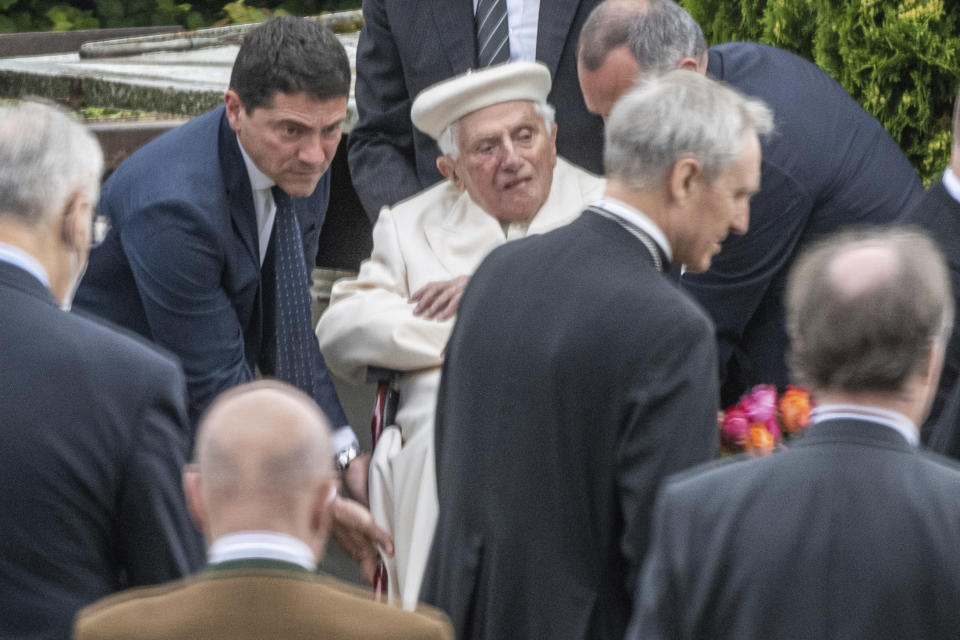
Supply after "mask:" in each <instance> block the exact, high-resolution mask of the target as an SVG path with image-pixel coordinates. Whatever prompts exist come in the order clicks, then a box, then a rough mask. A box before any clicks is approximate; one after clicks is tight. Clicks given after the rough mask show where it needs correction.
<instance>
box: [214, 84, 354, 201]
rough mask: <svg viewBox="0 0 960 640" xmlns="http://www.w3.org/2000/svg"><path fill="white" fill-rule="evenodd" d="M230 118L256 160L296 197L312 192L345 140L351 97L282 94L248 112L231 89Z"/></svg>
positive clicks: (249, 152) (229, 100) (245, 147)
mask: <svg viewBox="0 0 960 640" xmlns="http://www.w3.org/2000/svg"><path fill="white" fill-rule="evenodd" d="M225 102H226V105H227V119H228V120H229V121H230V127H231V128H232V129H233V130H234V131H235V132H236V134H237V138H239V139H240V144H241V145H243V148H244V150H245V151H246V152H247V154H248V155H249V156H250V159H251V160H253V164H255V165H256V166H257V168H258V169H260V171H262V172H263V173H264V174H266V175H267V176H268V177H269V178H270V179H272V180H273V181H274V182H276V183H277V184H278V185H279V186H280V188H281V189H283V190H284V191H286V192H287V193H288V194H290V195H291V196H300V197H303V196H309V195H310V194H311V193H313V191H314V189H316V188H317V182H319V181H320V178H321V176H323V173H324V172H325V171H326V170H327V167H329V166H330V163H331V162H332V161H333V156H334V154H335V153H336V151H337V145H338V144H339V143H340V135H341V130H342V127H343V121H344V118H346V115H347V98H346V97H333V98H325V99H319V98H316V97H314V96H312V95H310V94H308V93H293V94H287V93H281V92H277V93H276V94H275V95H274V98H273V102H272V103H270V104H267V105H265V106H261V107H257V108H256V109H254V110H253V112H252V113H247V110H246V108H244V106H243V103H242V102H241V101H240V96H238V95H237V94H236V92H234V91H233V90H232V89H231V90H229V91H227V94H226V96H225Z"/></svg>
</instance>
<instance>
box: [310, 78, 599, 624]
mask: <svg viewBox="0 0 960 640" xmlns="http://www.w3.org/2000/svg"><path fill="white" fill-rule="evenodd" d="M550 86H551V85H550V72H549V71H547V68H546V67H545V66H544V65H542V64H539V63H533V62H514V63H508V64H504V65H498V66H494V67H488V68H486V69H482V70H479V71H472V72H470V73H467V74H464V75H460V76H457V77H454V78H452V79H450V80H446V81H444V82H441V83H439V84H436V85H434V86H433V87H431V88H429V89H427V90H425V91H423V92H422V93H421V94H420V95H419V96H417V98H416V100H415V101H414V103H413V112H412V118H413V122H414V124H415V125H416V126H417V127H419V128H420V129H421V130H422V131H424V132H426V133H427V134H429V135H430V136H431V137H432V138H434V139H436V140H437V141H438V142H439V145H440V149H441V152H442V155H441V156H440V157H439V158H437V161H436V162H437V168H438V169H439V170H440V172H441V173H442V174H443V175H444V177H445V178H446V180H444V181H443V182H441V183H439V184H437V185H434V186H433V187H430V188H429V189H426V190H425V191H422V192H421V193H419V194H417V195H416V196H414V197H412V198H409V199H407V200H404V201H402V202H399V203H397V204H396V205H394V206H393V207H385V208H384V209H383V211H382V212H381V213H380V217H379V219H378V220H377V224H376V226H375V227H374V230H373V254H372V255H371V256H370V259H369V260H367V261H366V262H364V263H363V265H362V266H361V267H360V274H359V276H358V277H357V278H356V279H355V280H342V281H340V282H338V283H336V284H335V285H334V287H333V292H332V295H331V300H330V302H331V304H330V307H329V308H328V309H327V310H326V312H325V313H324V314H323V316H322V317H321V318H320V323H319V324H318V325H317V337H318V338H319V339H320V348H321V350H322V351H323V354H324V357H325V358H326V362H327V364H328V365H329V367H330V368H331V369H332V370H333V371H335V372H337V373H339V374H340V375H341V376H343V377H345V378H346V379H348V380H353V381H355V382H357V383H359V382H362V381H363V380H364V378H365V373H366V370H367V367H369V366H375V367H384V368H387V369H391V370H395V371H398V372H400V375H399V377H398V379H397V386H398V389H399V392H400V403H399V407H398V410H397V424H399V428H400V430H397V429H388V430H387V433H386V435H385V436H384V437H383V438H382V439H381V443H380V444H379V445H378V446H377V451H376V452H375V454H374V457H373V461H372V465H373V473H372V476H373V482H372V484H371V487H370V495H371V498H370V508H371V512H372V513H373V514H374V516H375V517H376V518H377V520H378V522H379V524H380V525H381V526H382V527H385V528H386V529H387V530H388V531H389V532H390V533H391V534H392V535H393V536H394V549H395V556H394V558H386V559H385V560H386V566H387V570H388V573H389V576H390V581H389V586H390V593H391V599H394V600H396V601H401V602H402V604H403V605H404V606H406V607H408V608H412V607H414V606H415V605H416V603H417V596H418V593H419V591H420V581H421V578H422V576H423V570H424V567H425V566H426V560H427V553H428V551H429V549H430V540H431V536H432V533H433V526H434V522H435V521H436V497H435V496H436V489H435V478H434V473H433V466H434V463H433V416H434V412H435V409H436V399H437V387H438V385H439V383H440V366H441V365H442V364H443V359H444V349H445V347H446V344H447V339H448V338H449V337H450V331H451V329H452V328H453V321H454V316H455V314H456V312H457V306H458V304H459V302H460V296H461V295H462V294H463V289H464V287H465V285H466V283H467V280H468V279H469V277H470V274H471V273H473V270H474V269H475V268H476V266H477V265H478V264H479V263H480V261H481V260H482V259H483V258H484V256H486V255H487V254H488V253H489V252H490V251H491V250H492V249H494V248H495V247H498V246H500V245H502V244H504V243H505V242H507V241H509V240H514V239H516V238H522V237H524V236H527V235H530V234H536V233H541V232H543V231H548V230H550V229H554V228H556V227H558V226H560V225H563V224H566V223H567V222H570V221H571V220H573V219H574V218H575V217H576V216H578V215H579V214H580V211H581V210H582V207H583V205H584V204H585V203H586V202H587V201H589V200H592V199H594V198H597V197H599V196H600V194H601V193H602V191H603V184H604V181H603V180H602V179H600V178H598V177H596V176H594V175H593V174H590V173H587V172H586V171H584V170H582V169H580V168H578V167H576V166H574V165H572V164H570V163H568V162H567V161H566V160H564V159H562V158H558V157H557V147H556V135H557V126H556V124H554V122H553V109H552V107H550V106H549V105H548V104H547V103H546V98H547V94H548V92H549V91H550ZM401 431H402V441H403V444H402V447H401Z"/></svg>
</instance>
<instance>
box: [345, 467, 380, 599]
mask: <svg viewBox="0 0 960 640" xmlns="http://www.w3.org/2000/svg"><path fill="white" fill-rule="evenodd" d="M351 466H353V465H351ZM330 512H331V514H332V516H333V537H335V538H336V539H337V542H339V543H340V546H341V547H343V550H344V551H346V552H347V553H348V554H349V555H350V557H351V558H353V559H354V560H355V561H356V562H357V563H358V564H359V565H360V571H361V573H362V574H363V579H364V580H366V581H367V582H370V583H372V582H373V574H374V571H375V570H376V568H377V547H378V546H379V547H381V548H382V549H383V552H384V553H386V554H387V555H388V556H393V540H392V539H391V538H390V536H389V535H388V534H387V532H386V531H384V530H383V529H381V528H380V527H378V526H377V524H376V523H375V522H374V521H373V516H372V515H370V512H369V511H368V510H367V509H366V508H364V507H363V506H362V505H361V504H360V503H358V502H356V501H354V500H350V499H349V498H343V497H337V498H336V499H335V500H334V501H333V504H331V505H330Z"/></svg>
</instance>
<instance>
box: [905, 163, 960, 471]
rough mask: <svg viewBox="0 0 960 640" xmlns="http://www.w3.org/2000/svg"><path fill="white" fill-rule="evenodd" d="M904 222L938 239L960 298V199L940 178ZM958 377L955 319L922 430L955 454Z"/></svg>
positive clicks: (959, 447)
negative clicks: (957, 199) (931, 402)
mask: <svg viewBox="0 0 960 640" xmlns="http://www.w3.org/2000/svg"><path fill="white" fill-rule="evenodd" d="M900 222H902V223H903V224H913V225H917V226H919V227H920V228H922V229H924V230H925V231H927V232H928V233H929V234H930V237H931V238H933V240H934V241H935V242H936V243H937V245H938V246H939V247H940V250H941V251H942V252H943V257H944V259H946V261H947V266H948V267H949V269H950V281H951V283H952V284H953V299H954V301H955V302H956V301H960V202H957V201H956V200H954V199H953V197H952V196H951V195H950V193H949V192H948V191H947V189H946V188H945V187H944V186H943V182H942V181H941V180H938V181H937V182H936V183H935V184H934V185H933V186H932V187H930V190H929V191H927V193H926V194H925V195H924V196H923V198H922V199H921V200H920V202H918V203H917V206H915V207H914V208H913V209H911V210H910V211H908V212H907V213H906V214H905V215H904V216H903V218H901V220H900ZM958 379H960V323H957V322H954V324H953V333H952V334H951V336H950V342H949V344H948V346H947V353H946V357H945V359H944V362H943V373H942V374H941V375H940V385H939V386H938V387H937V396H936V399H935V400H934V402H933V408H931V409H930V415H929V416H928V417H927V421H926V423H924V431H923V433H922V435H923V437H924V439H925V440H926V441H927V442H928V444H929V445H930V447H931V448H932V449H934V450H935V451H939V452H941V453H945V454H947V455H949V456H951V457H953V458H960V397H956V398H954V396H957V394H958V393H960V388H958V387H957V380H958Z"/></svg>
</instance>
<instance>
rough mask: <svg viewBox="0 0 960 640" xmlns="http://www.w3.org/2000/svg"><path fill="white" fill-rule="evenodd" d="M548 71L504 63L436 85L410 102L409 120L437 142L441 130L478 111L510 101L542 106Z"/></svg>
mask: <svg viewBox="0 0 960 640" xmlns="http://www.w3.org/2000/svg"><path fill="white" fill-rule="evenodd" d="M548 93H550V70H549V69H547V67H546V65H544V64H542V63H540V62H506V63H504V64H497V65H493V66H491V67H484V68H483V69H471V70H470V71H467V72H466V73H464V74H462V75H459V76H455V77H453V78H450V79H448V80H444V81H442V82H438V83H437V84H435V85H432V86H430V87H427V88H426V89H424V90H423V91H421V92H420V93H419V94H418V95H417V97H416V99H415V100H414V101H413V107H412V108H411V109H410V119H411V120H413V124H415V125H416V126H417V128H418V129H420V130H421V131H423V132H424V133H425V134H427V135H428V136H430V137H431V138H433V139H434V140H436V139H437V138H439V137H440V134H441V133H443V131H444V129H446V128H447V127H449V126H450V125H451V124H453V123H454V122H456V121H457V120H459V119H460V118H462V117H463V116H465V115H467V114H468V113H472V112H474V111H476V110H477V109H483V108H484V107H489V106H490V105H494V104H499V103H501V102H509V101H511V100H532V101H534V102H545V101H546V99H547V94H548Z"/></svg>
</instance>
